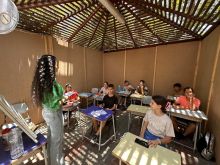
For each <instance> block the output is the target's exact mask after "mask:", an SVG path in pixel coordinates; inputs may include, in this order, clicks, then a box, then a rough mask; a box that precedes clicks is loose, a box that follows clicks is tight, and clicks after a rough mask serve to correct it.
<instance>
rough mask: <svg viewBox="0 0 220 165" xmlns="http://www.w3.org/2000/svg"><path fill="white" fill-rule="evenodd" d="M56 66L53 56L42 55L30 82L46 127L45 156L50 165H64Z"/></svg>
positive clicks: (61, 97) (60, 93) (61, 91)
mask: <svg viewBox="0 0 220 165" xmlns="http://www.w3.org/2000/svg"><path fill="white" fill-rule="evenodd" d="M56 65H57V64H56V57H55V56H52V55H43V56H42V57H41V58H40V59H39V60H38V62H37V68H36V71H35V75H34V80H33V82H32V98H33V101H34V103H35V104H36V105H37V106H38V107H40V108H42V115H43V118H44V120H45V121H46V123H47V126H48V136H47V144H48V145H47V155H48V162H49V164H50V165H60V164H64V159H63V152H62V151H63V117H62V110H61V100H62V99H63V88H62V86H61V85H60V84H58V83H57V81H56V79H55V72H56Z"/></svg>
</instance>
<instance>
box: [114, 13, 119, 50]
mask: <svg viewBox="0 0 220 165" xmlns="http://www.w3.org/2000/svg"><path fill="white" fill-rule="evenodd" d="M114 32H115V48H116V49H118V43H117V33H116V23H115V17H114Z"/></svg>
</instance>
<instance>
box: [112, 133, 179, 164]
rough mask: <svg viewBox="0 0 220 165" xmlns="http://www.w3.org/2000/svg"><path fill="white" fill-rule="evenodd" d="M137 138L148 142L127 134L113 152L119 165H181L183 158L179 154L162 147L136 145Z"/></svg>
mask: <svg viewBox="0 0 220 165" xmlns="http://www.w3.org/2000/svg"><path fill="white" fill-rule="evenodd" d="M136 138H139V139H141V140H144V141H146V140H145V139H142V138H140V137H138V136H136V135H134V134H132V133H129V132H127V133H126V134H124V136H123V137H122V138H121V140H120V142H119V144H118V145H117V146H116V147H115V148H114V150H113V151H112V154H113V155H114V156H115V157H116V158H118V159H119V164H121V162H124V163H125V164H128V165H181V156H180V154H178V153H177V152H174V151H171V150H168V149H166V148H164V147H161V146H157V147H156V148H151V147H150V148H145V147H143V146H141V145H139V144H137V143H135V139H136ZM146 142H147V141H146Z"/></svg>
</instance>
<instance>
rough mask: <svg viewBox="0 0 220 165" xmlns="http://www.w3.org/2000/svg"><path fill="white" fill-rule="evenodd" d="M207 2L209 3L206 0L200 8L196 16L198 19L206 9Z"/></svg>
mask: <svg viewBox="0 0 220 165" xmlns="http://www.w3.org/2000/svg"><path fill="white" fill-rule="evenodd" d="M207 2H208V0H204V1H203V3H202V6H201V7H200V9H199V11H198V13H197V14H196V15H195V16H197V17H199V16H200V14H201V13H202V11H203V9H204V7H205V5H206V3H207Z"/></svg>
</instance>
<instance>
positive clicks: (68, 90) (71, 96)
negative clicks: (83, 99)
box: [64, 83, 80, 102]
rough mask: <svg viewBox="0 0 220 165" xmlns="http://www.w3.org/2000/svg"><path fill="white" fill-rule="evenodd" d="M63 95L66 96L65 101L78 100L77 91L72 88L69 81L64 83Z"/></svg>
mask: <svg viewBox="0 0 220 165" xmlns="http://www.w3.org/2000/svg"><path fill="white" fill-rule="evenodd" d="M64 96H66V97H68V100H67V101H69V102H77V101H79V100H80V98H79V94H78V92H77V91H75V90H73V89H72V86H71V84H69V83H67V84H66V85H65V92H64Z"/></svg>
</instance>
